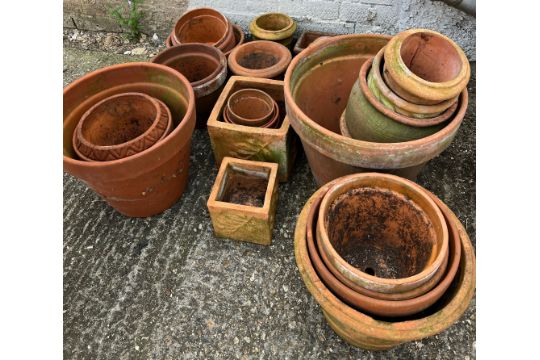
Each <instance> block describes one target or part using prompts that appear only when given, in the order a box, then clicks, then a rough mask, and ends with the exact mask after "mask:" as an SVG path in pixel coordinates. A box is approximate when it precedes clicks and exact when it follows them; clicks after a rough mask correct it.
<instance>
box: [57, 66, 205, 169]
mask: <svg viewBox="0 0 540 360" xmlns="http://www.w3.org/2000/svg"><path fill="white" fill-rule="evenodd" d="M139 66H141V67H150V68H154V69H156V70H157V69H159V70H160V71H163V72H166V73H169V75H171V76H173V77H176V78H177V79H178V80H180V82H181V83H183V84H184V87H185V91H186V92H187V93H188V96H187V98H186V100H187V108H186V112H185V114H184V116H183V117H182V119H181V120H180V122H179V123H178V125H177V126H176V127H175V128H174V129H173V130H172V131H171V132H170V133H169V136H166V137H165V138H164V139H163V140H161V141H159V142H158V143H156V144H154V146H151V147H149V148H148V149H145V150H143V151H141V152H139V153H137V154H134V155H131V156H128V157H126V158H122V159H117V160H110V161H91V162H89V161H84V160H78V159H74V158H72V157H69V156H66V155H65V153H64V154H63V161H64V163H67V164H68V165H70V166H77V167H82V168H108V167H115V166H118V165H119V164H125V163H129V162H132V161H137V160H138V159H140V158H141V157H144V156H146V155H147V154H148V153H150V152H152V151H156V150H157V149H158V148H160V147H162V146H164V145H165V144H167V143H169V142H172V141H173V138H174V137H175V136H176V134H178V133H181V132H185V131H187V129H188V127H189V126H194V124H195V117H194V116H192V114H193V113H194V112H195V93H194V92H193V88H192V87H191V84H190V83H189V81H188V80H187V79H186V77H185V76H184V75H182V74H180V73H179V72H178V71H175V70H173V69H171V68H170V67H168V66H165V65H161V64H154V63H150V62H131V63H123V64H116V65H111V66H106V67H103V68H100V69H97V70H94V71H92V72H90V73H87V74H85V75H84V76H82V77H80V78H78V79H77V80H75V81H73V82H72V83H70V84H69V85H67V86H66V87H65V88H64V91H63V94H64V95H65V94H66V93H68V92H70V91H71V89H73V88H75V87H77V86H80V84H81V83H83V82H85V81H87V80H88V79H89V78H93V77H95V76H100V75H103V74H105V73H107V72H109V71H114V70H117V69H122V68H131V67H139ZM190 119H191V120H192V121H189V120H190ZM79 121H80V120H79ZM191 123H192V124H191ZM76 126H77V125H76Z"/></svg>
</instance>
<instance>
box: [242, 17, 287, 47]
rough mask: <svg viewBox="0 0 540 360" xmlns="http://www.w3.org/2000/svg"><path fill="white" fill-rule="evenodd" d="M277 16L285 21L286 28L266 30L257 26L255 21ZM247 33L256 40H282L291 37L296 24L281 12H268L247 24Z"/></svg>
mask: <svg viewBox="0 0 540 360" xmlns="http://www.w3.org/2000/svg"><path fill="white" fill-rule="evenodd" d="M271 15H277V16H279V17H281V18H285V19H286V20H287V22H288V23H287V26H285V27H284V28H282V29H279V30H266V29H264V28H262V27H260V26H259V25H257V21H258V20H259V19H260V18H262V17H266V16H271ZM249 31H250V32H251V33H252V34H253V35H255V36H256V37H258V38H264V39H265V40H271V41H274V40H284V39H287V38H289V37H291V36H292V35H293V34H294V32H295V31H296V22H295V21H294V20H293V18H291V17H290V16H289V15H287V14H284V13H281V12H269V13H264V14H261V15H259V16H257V17H256V18H255V19H253V20H251V22H250V23H249Z"/></svg>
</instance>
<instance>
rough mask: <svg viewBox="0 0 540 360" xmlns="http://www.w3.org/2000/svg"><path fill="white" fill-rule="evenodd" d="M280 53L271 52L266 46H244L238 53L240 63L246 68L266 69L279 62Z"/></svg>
mask: <svg viewBox="0 0 540 360" xmlns="http://www.w3.org/2000/svg"><path fill="white" fill-rule="evenodd" d="M279 59H280V56H279V54H276V53H272V52H269V51H268V50H267V49H266V48H260V47H251V46H244V47H243V48H241V49H239V51H238V53H237V54H236V61H237V62H238V64H239V65H240V66H242V67H244V68H246V69H253V70H258V69H266V68H269V67H271V66H274V65H276V64H277V63H278V62H279Z"/></svg>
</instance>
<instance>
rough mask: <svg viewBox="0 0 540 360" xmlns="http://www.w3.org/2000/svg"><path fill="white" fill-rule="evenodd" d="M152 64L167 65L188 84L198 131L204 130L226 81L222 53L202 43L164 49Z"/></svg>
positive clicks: (225, 66)
mask: <svg viewBox="0 0 540 360" xmlns="http://www.w3.org/2000/svg"><path fill="white" fill-rule="evenodd" d="M152 62H153V63H156V64H163V65H167V66H169V67H171V68H173V69H175V70H176V71H178V72H180V73H181V74H182V75H184V76H185V77H186V78H187V79H188V80H189V81H190V83H191V86H192V87H193V91H194V92H195V98H196V102H195V104H196V108H197V128H205V127H206V122H207V121H208V116H209V115H210V112H211V111H212V109H213V108H214V105H215V103H216V100H217V98H218V97H219V95H220V94H221V91H222V90H223V87H224V86H225V80H226V79H227V58H226V57H225V55H224V54H223V52H221V50H219V49H217V48H215V47H213V46H209V45H205V44H184V45H177V46H173V47H171V48H168V49H165V50H163V51H162V52H160V53H159V54H157V55H156V56H155V57H154V58H153V59H152Z"/></svg>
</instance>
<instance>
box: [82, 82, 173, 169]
mask: <svg viewBox="0 0 540 360" xmlns="http://www.w3.org/2000/svg"><path fill="white" fill-rule="evenodd" d="M171 126H172V121H171V112H170V110H169V108H167V106H166V105H165V104H164V103H163V102H162V101H160V100H157V99H155V98H153V97H150V96H148V95H145V94H141V93H124V94H118V95H114V96H111V97H108V98H106V99H103V100H102V101H100V102H98V103H97V104H95V105H94V106H92V107H91V108H90V109H88V111H87V112H86V113H84V115H83V116H82V117H81V120H80V121H79V124H78V125H77V128H76V129H75V131H74V132H73V149H74V150H75V152H76V153H77V155H78V156H79V157H80V158H82V159H84V160H88V161H107V160H117V159H122V158H125V157H128V156H131V155H134V154H137V153H139V152H141V151H143V150H146V149H148V148H149V147H151V146H153V145H154V144H155V143H157V142H158V141H160V140H162V139H163V138H164V137H165V136H167V135H168V134H169V132H170V131H171Z"/></svg>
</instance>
